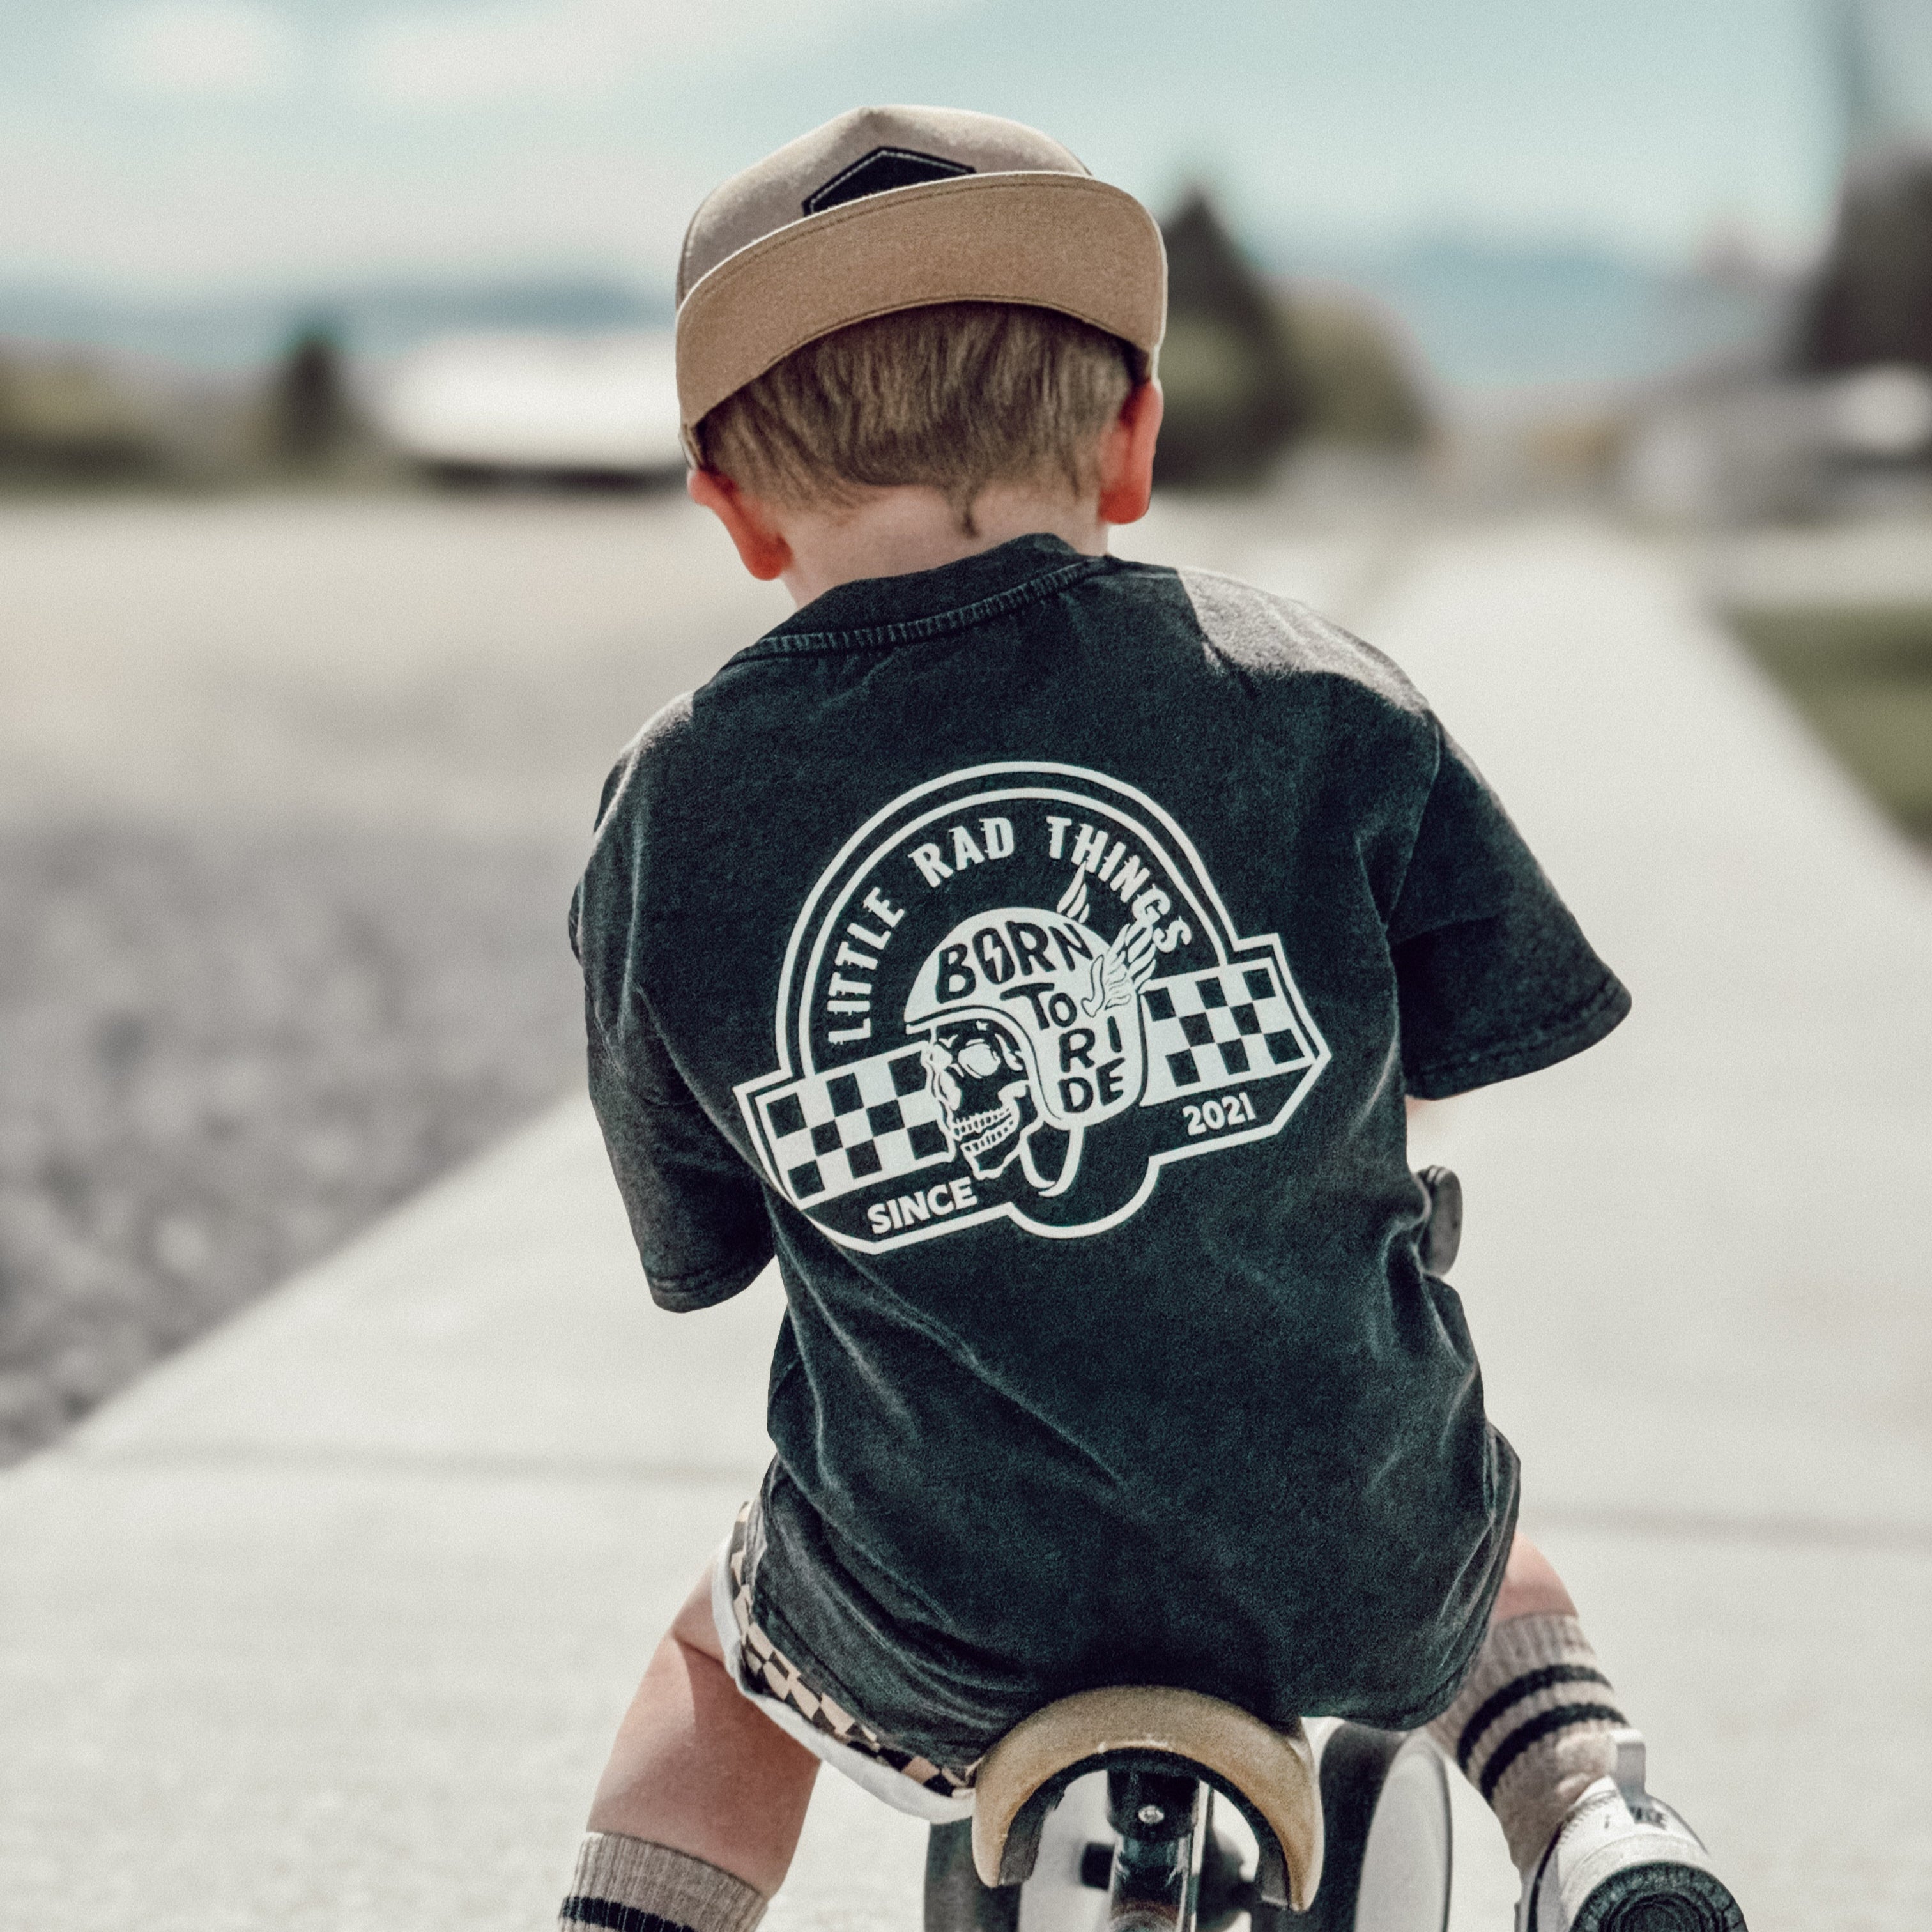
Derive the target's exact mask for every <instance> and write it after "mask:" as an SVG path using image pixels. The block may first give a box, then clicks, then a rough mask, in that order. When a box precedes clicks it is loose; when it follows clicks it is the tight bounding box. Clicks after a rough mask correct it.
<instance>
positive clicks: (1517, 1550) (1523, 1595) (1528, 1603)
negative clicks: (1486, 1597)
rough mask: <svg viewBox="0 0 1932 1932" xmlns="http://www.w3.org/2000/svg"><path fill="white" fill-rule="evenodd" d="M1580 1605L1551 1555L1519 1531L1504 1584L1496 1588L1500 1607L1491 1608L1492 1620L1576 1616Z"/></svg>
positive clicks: (1500, 1621) (1494, 1621)
mask: <svg viewBox="0 0 1932 1932" xmlns="http://www.w3.org/2000/svg"><path fill="white" fill-rule="evenodd" d="M1576 1614H1577V1606H1576V1605H1575V1604H1573V1603H1572V1602H1571V1601H1570V1592H1568V1590H1566V1589H1565V1588H1564V1587H1563V1579H1562V1577H1559V1576H1558V1575H1557V1574H1556V1568H1555V1566H1554V1565H1553V1564H1552V1563H1551V1562H1550V1559H1549V1558H1548V1557H1547V1556H1544V1553H1543V1552H1542V1551H1541V1550H1539V1549H1538V1548H1537V1547H1536V1545H1535V1544H1533V1543H1532V1542H1531V1541H1530V1540H1529V1538H1528V1537H1526V1535H1523V1532H1522V1531H1521V1530H1518V1531H1517V1533H1516V1541H1514V1543H1512V1544H1511V1545H1510V1553H1509V1567H1508V1569H1507V1570H1505V1571H1504V1572H1503V1586H1502V1589H1500V1590H1499V1591H1498V1592H1496V1608H1495V1609H1494V1610H1492V1611H1491V1612H1490V1622H1491V1623H1492V1624H1500V1623H1507V1622H1508V1621H1509V1619H1511V1617H1529V1616H1538V1615H1542V1616H1557V1617H1574V1616H1575V1615H1576Z"/></svg>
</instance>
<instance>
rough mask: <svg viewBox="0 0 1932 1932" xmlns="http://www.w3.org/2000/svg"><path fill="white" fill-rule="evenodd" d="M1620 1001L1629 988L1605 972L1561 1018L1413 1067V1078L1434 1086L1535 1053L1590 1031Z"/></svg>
mask: <svg viewBox="0 0 1932 1932" xmlns="http://www.w3.org/2000/svg"><path fill="white" fill-rule="evenodd" d="M1619 1000H1621V1001H1622V1002H1623V1004H1625V1006H1628V1004H1629V1000H1630V994H1629V992H1628V989H1626V988H1625V986H1624V983H1623V982H1622V980H1619V978H1618V977H1617V976H1616V974H1614V973H1611V972H1606V973H1605V974H1604V977H1603V979H1602V980H1601V981H1600V982H1599V983H1598V986H1597V988H1596V990H1595V992H1592V994H1591V995H1589V998H1587V999H1585V1000H1582V1001H1579V1002H1578V1003H1577V1004H1576V1005H1575V1006H1574V1007H1569V1008H1568V1009H1567V1010H1565V1012H1564V1013H1563V1014H1562V1016H1561V1017H1559V1019H1553V1020H1551V1021H1550V1022H1547V1024H1546V1025H1543V1026H1541V1027H1537V1028H1533V1029H1532V1031H1529V1032H1528V1033H1520V1034H1511V1035H1510V1036H1509V1037H1508V1038H1507V1039H1506V1040H1493V1041H1491V1042H1490V1043H1489V1044H1488V1045H1487V1046H1480V1047H1474V1048H1472V1049H1470V1050H1469V1052H1466V1053H1464V1054H1462V1055H1459V1056H1458V1057H1457V1058H1455V1059H1454V1060H1442V1061H1430V1062H1429V1063H1428V1064H1426V1065H1424V1066H1421V1067H1417V1068H1415V1070H1414V1072H1415V1079H1417V1080H1418V1081H1421V1082H1427V1084H1428V1085H1431V1086H1434V1085H1437V1084H1438V1083H1439V1082H1442V1081H1444V1080H1454V1079H1460V1077H1461V1076H1463V1075H1465V1074H1468V1073H1480V1072H1481V1071H1482V1070H1484V1068H1485V1067H1490V1066H1493V1065H1495V1064H1497V1063H1499V1062H1501V1061H1509V1060H1512V1059H1515V1058H1519V1057H1520V1056H1521V1055H1523V1054H1525V1053H1534V1052H1536V1051H1537V1050H1538V1049H1540V1048H1542V1047H1545V1046H1550V1045H1551V1044H1553V1043H1555V1042H1556V1041H1559V1040H1564V1039H1566V1038H1568V1037H1570V1036H1571V1035H1573V1034H1577V1033H1579V1032H1584V1031H1588V1030H1589V1027H1590V1025H1591V1024H1592V1022H1593V1021H1595V1019H1597V1018H1598V1016H1599V1015H1600V1014H1601V1012H1602V1011H1603V1010H1604V1009H1605V1008H1607V1007H1613V1006H1616V1004H1618V1003H1619Z"/></svg>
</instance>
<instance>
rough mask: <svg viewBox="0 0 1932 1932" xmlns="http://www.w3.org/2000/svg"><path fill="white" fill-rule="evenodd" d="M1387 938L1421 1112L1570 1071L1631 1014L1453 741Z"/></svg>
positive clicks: (1625, 997)
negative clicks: (1572, 1061) (1530, 1076)
mask: <svg viewBox="0 0 1932 1932" xmlns="http://www.w3.org/2000/svg"><path fill="white" fill-rule="evenodd" d="M1437 728H1438V730H1441V727H1440V726H1438V727H1437ZM1388 937H1389V946H1390V950H1391V953H1393V955H1394V960H1395V974H1396V992H1397V1003H1398V1005H1399V1007H1400V1016H1401V1028H1402V1066H1403V1079H1404V1082H1405V1083H1406V1085H1407V1087H1408V1089H1409V1092H1410V1093H1411V1094H1414V1095H1415V1096H1416V1097H1418V1099H1421V1100H1442V1099H1445V1098H1446V1097H1448V1095H1450V1094H1460V1093H1464V1092H1466V1091H1468V1090H1469V1088H1472V1087H1484V1086H1487V1085H1490V1083H1491V1082H1494V1081H1498V1080H1512V1079H1515V1078H1516V1077H1517V1076H1518V1075H1519V1074H1523V1073H1535V1071H1536V1070H1538V1068H1539V1067H1550V1066H1553V1065H1554V1064H1556V1062H1557V1061H1559V1060H1567V1059H1568V1058H1569V1057H1570V1056H1571V1055H1572V1054H1574V1053H1581V1052H1583V1049H1585V1048H1586V1047H1587V1046H1595V1044H1596V1043H1597V1042H1598V1040H1601V1039H1602V1038H1603V1037H1604V1035H1605V1034H1607V1033H1608V1032H1610V1030H1611V1029H1612V1028H1613V1027H1615V1026H1616V1025H1617V1023H1618V1022H1619V1021H1620V1020H1621V1019H1622V1018H1623V1017H1624V1016H1625V1014H1626V1013H1628V1012H1629V1011H1630V1004H1631V1001H1630V995H1629V994H1628V992H1626V991H1625V989H1624V986H1623V984H1622V982H1621V981H1620V980H1619V979H1618V978H1617V976H1616V974H1614V973H1613V972H1612V971H1610V968H1609V967H1607V965H1604V962H1603V961H1602V960H1601V959H1598V956H1597V955H1596V954H1595V952H1593V951H1592V949H1591V947H1590V944H1589V941H1588V940H1586V938H1584V937H1583V931H1582V929H1581V928H1580V926H1578V925H1577V921H1576V919H1574V916H1572V915H1571V911H1570V909H1569V907H1568V906H1566V905H1565V904H1564V903H1563V901H1562V899H1561V898H1559V897H1558V895H1557V892H1556V887H1555V886H1553V885H1552V884H1551V883H1550V881H1549V880H1548V879H1547V877H1545V876H1544V871H1543V868H1542V867H1541V866H1540V865H1538V863H1537V862H1536V860H1535V857H1534V856H1532V853H1531V852H1530V850H1529V847H1528V846H1527V845H1526V844H1524V843H1523V835H1522V834H1521V833H1520V832H1518V831H1517V829H1516V827H1515V826H1514V825H1513V824H1511V822H1510V818H1509V814H1508V813H1507V812H1506V811H1504V809H1503V807H1502V801H1501V800H1500V799H1498V798H1497V796H1496V793H1494V792H1493V791H1491V790H1490V787H1488V785H1487V784H1485V783H1484V779H1483V776H1482V774H1481V772H1478V770H1477V769H1476V768H1475V766H1474V765H1473V764H1472V763H1471V762H1470V760H1469V757H1468V755H1467V754H1466V753H1465V752H1464V751H1463V748H1461V746H1460V745H1458V744H1457V742H1455V740H1454V739H1453V738H1451V736H1449V734H1448V733H1447V732H1446V731H1444V732H1442V757H1441V759H1440V760H1439V763H1438V766H1437V768H1436V778H1435V782H1434V784H1433V785H1432V787H1430V794H1429V798H1428V800H1427V803H1426V804H1425V805H1424V808H1423V813H1422V818H1421V825H1420V827H1419V829H1418V832H1417V835H1416V839H1415V846H1414V848H1413V850H1412V852H1411V853H1410V856H1409V866H1408V869H1407V871H1406V873H1405V874H1404V875H1403V884H1402V889H1401V892H1400V894H1399V895H1398V897H1397V901H1396V904H1395V907H1394V911H1393V912H1392V913H1391V915H1390V918H1389V925H1388Z"/></svg>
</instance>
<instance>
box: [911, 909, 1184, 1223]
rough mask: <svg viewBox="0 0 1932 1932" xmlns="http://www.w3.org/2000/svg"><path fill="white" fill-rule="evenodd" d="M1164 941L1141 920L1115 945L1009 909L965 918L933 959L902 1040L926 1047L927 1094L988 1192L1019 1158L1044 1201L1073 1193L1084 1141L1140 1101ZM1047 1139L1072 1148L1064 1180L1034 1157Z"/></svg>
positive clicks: (1053, 917) (1062, 920)
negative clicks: (1046, 1131) (1143, 999)
mask: <svg viewBox="0 0 1932 1932" xmlns="http://www.w3.org/2000/svg"><path fill="white" fill-rule="evenodd" d="M1084 909H1085V908H1084V907H1082V908H1081V910H1084ZM1156 947H1157V935H1156V934H1155V932H1154V929H1153V927H1152V926H1151V923H1149V922H1146V921H1143V920H1142V919H1130V921H1129V922H1127V924H1126V925H1125V926H1123V927H1122V928H1121V931H1120V932H1119V934H1118V935H1117V936H1116V937H1115V938H1114V940H1113V941H1111V942H1109V941H1106V940H1104V939H1103V938H1101V937H1100V935H1099V934H1098V933H1097V932H1094V929H1092V928H1091V926H1087V925H1085V924H1084V923H1082V922H1080V921H1079V919H1077V918H1075V917H1072V916H1069V915H1068V914H1067V913H1064V912H1052V913H1049V912H1044V911H1043V910H1040V907H1037V906H1001V907H995V908H993V909H992V910H989V911H986V912H980V913H974V915H973V916H971V918H970V919H965V920H962V922H960V923H959V925H957V926H955V927H954V928H953V930H952V931H951V932H949V933H948V934H947V935H946V937H945V938H944V939H943V940H941V942H940V943H939V944H938V946H936V947H934V949H933V950H932V952H931V953H929V955H928V956H927V957H926V959H925V961H924V962H923V963H922V965H920V967H919V971H918V973H917V974H916V976H915V977H914V979H913V986H912V991H911V993H910V995H909V997H908V998H907V1001H906V1008H905V1027H906V1031H907V1032H908V1033H909V1034H924V1035H925V1036H926V1040H925V1043H924V1045H923V1046H922V1048H921V1050H920V1058H921V1059H922V1061H923V1062H924V1064H925V1067H926V1079H927V1085H928V1088H929V1091H930V1092H931V1093H932V1096H933V1097H934V1099H935V1100H936V1101H937V1103H938V1106H939V1109H940V1115H941V1123H942V1124H943V1125H944V1129H945V1131H946V1135H947V1141H948V1142H949V1144H950V1146H951V1148H952V1149H953V1152H954V1153H955V1154H957V1155H959V1157H962V1158H963V1159H964V1160H965V1162H966V1163H967V1165H968V1166H969V1167H970V1168H971V1169H972V1171H973V1173H974V1176H975V1178H977V1179H979V1180H980V1181H992V1180H993V1179H995V1178H997V1177H998V1176H999V1175H1002V1174H1004V1172H1006V1171H1007V1169H1008V1168H1009V1167H1010V1166H1012V1164H1013V1162H1014V1161H1016V1160H1018V1161H1019V1163H1021V1166H1022V1171H1023V1172H1024V1173H1025V1176H1026V1178H1027V1180H1028V1183H1029V1184H1030V1185H1031V1186H1032V1187H1034V1188H1036V1189H1037V1190H1039V1191H1040V1193H1042V1194H1043V1195H1055V1194H1061V1193H1064V1192H1065V1191H1066V1190H1067V1189H1068V1188H1069V1187H1071V1186H1072V1185H1073V1180H1074V1177H1075V1175H1076V1173H1077V1172H1078V1171H1079V1164H1080V1152H1081V1145H1082V1139H1083V1137H1084V1136H1085V1134H1086V1133H1087V1131H1088V1129H1089V1128H1091V1127H1097V1126H1099V1125H1100V1124H1103V1122H1105V1121H1110V1120H1112V1119H1114V1118H1115V1117H1116V1116H1117V1115H1121V1114H1123V1113H1125V1112H1127V1109H1130V1107H1133V1106H1136V1104H1137V1103H1139V1100H1140V1097H1141V1094H1142V1091H1143V1090H1144V1088H1145V1085H1146V1076H1147V1061H1146V1048H1145V1041H1144V1039H1143V1035H1142V1024H1141V1008H1140V989H1141V987H1142V986H1143V985H1144V984H1145V983H1146V981H1147V980H1148V977H1149V976H1150V975H1151V974H1152V972H1153V971H1154V962H1155V957H1156ZM1043 1128H1051V1129H1053V1130H1056V1131H1057V1133H1060V1134H1063V1135H1064V1136H1066V1137H1067V1146H1066V1152H1065V1154H1064V1157H1063V1158H1062V1160H1061V1163H1060V1164H1059V1167H1058V1172H1054V1173H1049V1172H1047V1171H1046V1166H1045V1164H1044V1163H1043V1160H1042V1155H1041V1150H1040V1148H1037V1145H1036V1142H1037V1139H1038V1138H1039V1136H1040V1130H1041V1129H1043Z"/></svg>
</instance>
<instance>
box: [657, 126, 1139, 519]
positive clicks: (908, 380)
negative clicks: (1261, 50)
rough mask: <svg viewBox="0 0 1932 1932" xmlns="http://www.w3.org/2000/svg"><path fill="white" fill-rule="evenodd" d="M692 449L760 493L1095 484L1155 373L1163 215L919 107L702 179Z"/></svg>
mask: <svg viewBox="0 0 1932 1932" xmlns="http://www.w3.org/2000/svg"><path fill="white" fill-rule="evenodd" d="M678 292H679V311H678V385H679V400H680V403H681V405H682V412H683V417H684V423H685V442H686V447H687V450H688V454H689V455H690V456H691V459H692V460H693V461H694V462H695V463H697V464H698V465H699V466H700V467H704V468H710V469H721V470H723V471H724V472H726V473H727V475H730V476H731V477H732V478H733V480H734V481H736V482H738V483H739V484H742V485H743V486H744V487H748V488H749V489H751V490H754V491H755V492H756V493H759V494H760V495H763V496H766V497H768V498H769V499H772V500H774V501H779V502H790V503H795V504H796V503H802V502H815V501H830V502H838V501H841V500H846V501H849V500H850V499H851V498H852V496H853V493H854V492H855V490H856V489H858V488H862V487H892V486H895V485H901V484H922V485H926V486H927V487H932V488H935V489H937V490H940V491H941V492H942V493H944V495H945V496H947V498H948V499H949V500H950V502H952V503H953V505H954V506H955V507H956V509H957V510H958V511H959V512H960V514H962V517H966V516H968V514H969V513H970V506H971V503H972V502H973V500H974V498H975V497H976V496H977V495H978V494H979V493H980V490H983V489H984V488H985V487H986V486H987V485H988V484H990V483H995V482H1001V481H1016V482H1017V481H1027V482H1041V483H1047V482H1052V481H1058V482H1061V483H1062V484H1064V485H1065V486H1066V487H1068V488H1069V489H1070V490H1073V491H1074V492H1075V493H1079V491H1080V490H1082V489H1084V488H1085V487H1088V484H1090V482H1091V478H1090V476H1089V475H1088V466H1089V465H1090V463H1091V459H1092V455H1093V452H1094V446H1095V444H1096V443H1097V439H1098V437H1099V435H1100V432H1101V431H1102V430H1103V429H1104V428H1106V425H1107V424H1108V423H1109V422H1110V421H1111V420H1112V419H1113V417H1114V416H1115V415H1116V414H1117V413H1118V411H1119V409H1120V407H1121V404H1122V402H1123V401H1124V400H1125V398H1126V397H1127V394H1128V392H1129V391H1130V389H1131V388H1132V387H1133V385H1134V383H1136V382H1138V381H1139V380H1143V379H1145V377H1147V376H1148V375H1149V374H1151V372H1152V368H1153V361H1154V353H1155V351H1156V350H1157V347H1158V346H1159V344H1160V336H1161V332H1162V329H1163V325H1164V323H1165V319H1166V263H1165V258H1164V257H1163V253H1162V250H1161V242H1160V230H1159V229H1158V228H1157V226H1155V224H1154V220H1153V218H1152V217H1151V215H1149V214H1148V212H1147V211H1146V210H1145V208H1142V206H1141V205H1140V204H1139V202H1136V201H1135V200H1134V199H1133V198H1132V197H1131V196H1129V195H1127V194H1126V193H1123V192H1122V191H1121V190H1120V189H1118V188H1115V187H1109V185H1108V184H1106V183H1105V182H1102V181H1096V180H1095V179H1094V178H1093V176H1092V175H1090V174H1088V172H1087V171H1086V169H1085V168H1084V167H1083V166H1082V165H1081V163H1079V161H1078V160H1076V158H1075V157H1073V155H1072V154H1070V153H1068V151H1067V150H1066V149H1065V148H1062V147H1061V146H1060V145H1059V144H1058V142H1053V141H1051V140H1049V139H1048V138H1047V137H1046V136H1045V135H1043V134H1040V133H1037V132H1036V131H1035V130H1033V129H1031V128H1029V127H1022V126H1021V125H1020V124H1019V123H1018V122H1016V121H1004V120H1001V119H998V118H996V117H995V116H992V115H980V114H970V113H962V112H959V111H957V110H946V109H935V108H868V109H861V110H856V111H855V112H854V113H850V114H846V115H841V116H840V117H839V118H838V119H837V120H835V121H830V122H828V123H827V124H826V125H825V126H824V127H820V128H818V129H817V130H814V132H813V133H810V134H808V135H805V136H802V138H801V139H799V140H796V141H794V142H790V144H789V145H787V146H786V147H784V148H780V149H779V150H778V151H777V152H776V153H775V154H772V155H769V156H768V157H766V159H765V160H763V161H760V162H759V163H757V165H756V166H754V167H752V168H750V169H746V170H745V172H743V173H742V174H740V175H735V176H733V178H732V179H731V180H730V181H727V182H725V183H724V184H723V186H722V187H719V188H718V189H717V190H715V191H714V192H713V193H712V194H711V195H709V196H707V197H706V200H705V201H704V202H703V205H701V206H700V208H699V209H698V211H697V214H696V215H695V216H694V217H693V220H692V221H691V228H690V230H689V232H688V234H687V236H686V237H685V247H684V251H683V254H682V258H681V261H680V264H679V291H678Z"/></svg>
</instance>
